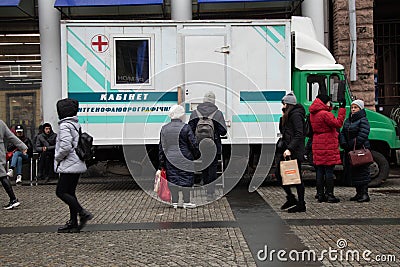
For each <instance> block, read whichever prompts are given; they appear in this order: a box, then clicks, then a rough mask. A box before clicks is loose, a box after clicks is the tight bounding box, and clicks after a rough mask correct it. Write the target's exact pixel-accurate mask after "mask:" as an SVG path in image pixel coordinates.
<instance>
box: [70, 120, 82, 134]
mask: <svg viewBox="0 0 400 267" xmlns="http://www.w3.org/2000/svg"><path fill="white" fill-rule="evenodd" d="M66 123H69V124H71V125H72V126H73V127H74V128H75V130H76V131H77V132H78V134H79V136H81V134H82V130H81V128H80V127H79V130H78V129H76V127H75V124H73V123H72V122H69V121H67V122H66Z"/></svg>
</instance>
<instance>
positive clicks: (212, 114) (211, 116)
mask: <svg viewBox="0 0 400 267" xmlns="http://www.w3.org/2000/svg"><path fill="white" fill-rule="evenodd" d="M217 111H218V109H217V110H215V111H214V112H213V113H211V114H210V116H207V117H205V116H203V114H201V113H200V111H199V110H197V109H196V112H197V116H198V117H199V118H201V117H203V118H208V119H213V118H214V116H215V114H216V113H217Z"/></svg>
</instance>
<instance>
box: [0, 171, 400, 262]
mask: <svg viewBox="0 0 400 267" xmlns="http://www.w3.org/2000/svg"><path fill="white" fill-rule="evenodd" d="M55 184H56V181H53V182H52V183H50V184H42V183H39V185H37V186H30V185H29V182H28V181H26V182H25V183H24V185H22V186H14V191H15V193H16V195H17V197H18V198H19V200H20V202H21V206H20V207H18V208H15V209H13V210H0V266H400V206H399V204H400V170H399V169H393V170H392V171H391V175H390V177H389V179H388V180H387V181H386V183H385V184H384V185H383V186H382V187H379V188H371V189H370V197H371V202H369V203H354V202H350V201H349V198H350V197H352V196H353V195H354V194H355V190H354V189H353V188H351V187H341V186H336V187H335V194H336V196H338V197H339V198H340V199H341V202H340V203H336V204H328V203H318V202H317V201H316V200H315V199H314V195H315V185H314V184H313V183H312V182H309V183H307V185H306V203H307V212H306V213H297V214H289V213H287V212H286V211H281V210H280V206H281V205H282V203H283V202H284V201H285V195H284V192H283V190H282V189H281V188H280V187H279V186H278V185H277V184H275V183H266V184H264V185H263V186H262V187H261V188H259V189H258V190H257V192H254V193H249V192H248V191H247V187H246V186H247V184H246V180H243V182H242V183H241V184H239V185H238V186H237V187H236V188H235V189H234V190H232V191H231V192H229V193H228V194H227V195H226V196H224V197H223V198H221V199H219V200H218V201H216V202H213V203H211V204H208V205H204V206H200V207H197V208H195V209H182V208H178V209H173V208H171V207H170V206H169V205H167V204H165V203H161V202H159V201H157V200H156V199H155V198H153V197H152V196H150V195H148V194H146V193H145V192H144V191H142V190H141V189H140V188H139V187H138V186H137V185H136V184H135V183H134V182H133V180H132V178H129V177H122V176H115V177H96V178H93V177H92V178H82V179H81V180H80V184H79V185H78V189H77V196H78V199H79V200H80V202H81V204H82V205H83V206H84V207H85V208H86V209H88V210H90V211H91V212H92V213H93V214H94V218H93V220H91V221H89V223H88V225H87V226H86V227H85V228H84V229H83V231H82V232H81V233H76V234H58V233H57V228H58V227H59V226H60V225H63V224H64V223H65V222H66V221H67V220H68V219H69V218H68V214H69V211H68V208H67V206H66V205H65V204H63V203H62V202H61V201H60V200H59V199H58V198H57V197H56V195H55V188H56V185H55ZM0 201H2V202H1V203H4V204H5V203H7V202H8V199H7V195H6V194H5V192H3V193H0Z"/></svg>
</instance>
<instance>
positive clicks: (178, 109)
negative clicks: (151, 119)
mask: <svg viewBox="0 0 400 267" xmlns="http://www.w3.org/2000/svg"><path fill="white" fill-rule="evenodd" d="M168 115H169V117H170V118H171V122H170V123H168V124H166V125H164V126H163V127H162V128H161V132H160V144H159V159H160V168H164V169H165V170H166V174H167V180H168V182H170V183H172V185H171V186H170V190H171V195H172V206H173V207H174V208H175V209H176V208H177V207H178V202H179V201H178V200H179V191H182V194H183V208H194V207H196V205H195V204H194V203H191V202H190V188H191V187H192V186H193V183H194V163H193V160H194V159H195V158H197V157H198V154H199V151H198V145H197V143H196V138H195V137H194V134H193V131H192V129H191V128H190V126H189V125H188V124H186V123H184V122H183V121H182V120H183V118H184V116H185V110H184V109H183V107H182V106H179V105H174V106H172V107H171V109H170V111H169V114H168Z"/></svg>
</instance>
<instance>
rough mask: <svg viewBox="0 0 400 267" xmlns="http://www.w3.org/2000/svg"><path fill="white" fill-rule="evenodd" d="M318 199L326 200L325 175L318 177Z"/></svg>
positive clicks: (319, 200)
mask: <svg viewBox="0 0 400 267" xmlns="http://www.w3.org/2000/svg"><path fill="white" fill-rule="evenodd" d="M316 199H318V202H319V203H321V202H326V195H325V193H324V181H323V177H322V178H319V179H317V195H316Z"/></svg>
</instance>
